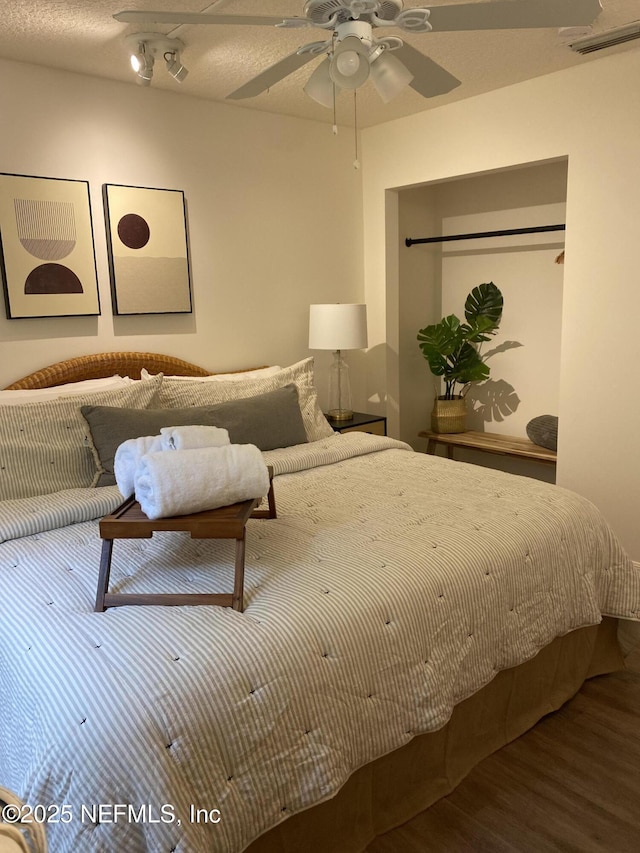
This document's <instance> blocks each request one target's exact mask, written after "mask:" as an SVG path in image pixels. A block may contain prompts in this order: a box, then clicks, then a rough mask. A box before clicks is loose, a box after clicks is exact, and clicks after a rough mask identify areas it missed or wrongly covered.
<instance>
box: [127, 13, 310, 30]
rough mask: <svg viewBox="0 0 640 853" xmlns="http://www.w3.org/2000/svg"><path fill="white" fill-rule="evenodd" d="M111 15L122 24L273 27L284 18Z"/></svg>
mask: <svg viewBox="0 0 640 853" xmlns="http://www.w3.org/2000/svg"><path fill="white" fill-rule="evenodd" d="M113 17H114V18H115V19H116V21H120V23H123V24H176V25H177V24H232V25H234V26H235V25H241V24H248V25H250V26H254V27H275V26H277V25H278V24H282V22H283V20H284V18H274V17H272V16H267V15H207V14H198V13H196V12H142V11H134V10H127V9H125V10H124V11H123V12H118V13H117V14H116V15H114V16H113ZM302 20H304V19H302Z"/></svg>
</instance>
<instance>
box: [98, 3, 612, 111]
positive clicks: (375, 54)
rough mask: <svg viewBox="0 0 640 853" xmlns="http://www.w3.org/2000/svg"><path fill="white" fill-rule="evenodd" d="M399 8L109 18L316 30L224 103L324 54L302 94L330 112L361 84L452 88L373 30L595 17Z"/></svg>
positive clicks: (493, 26) (538, 23) (561, 10)
mask: <svg viewBox="0 0 640 853" xmlns="http://www.w3.org/2000/svg"><path fill="white" fill-rule="evenodd" d="M403 6H404V3H403V1H402V0H307V2H306V3H305V4H304V9H303V15H302V16H301V17H293V18H286V17H285V18H279V17H271V16H264V15H217V14H212V13H205V14H198V13H189V12H151V11H123V12H118V13H117V14H116V15H114V16H113V17H114V18H115V19H116V20H117V21H120V22H122V23H137V24H173V25H176V26H177V25H181V24H215V25H223V26H225V25H231V26H238V25H246V26H255V27H264V26H267V27H276V28H297V29H307V28H318V29H322V30H324V31H325V33H326V37H325V39H323V40H321V41H314V42H311V43H309V44H305V45H303V46H302V47H300V48H298V50H296V51H295V52H294V53H292V54H290V55H289V56H285V57H284V58H283V59H281V60H280V61H279V62H276V63H275V65H272V66H270V67H269V68H267V69H266V70H265V71H263V72H262V73H261V74H258V75H257V77H254V78H253V79H252V80H250V81H249V82H248V83H245V84H244V85H243V86H241V87H240V88H239V89H236V90H235V91H234V92H232V93H231V94H230V95H227V98H230V99H233V100H240V99H242V98H252V97H255V96H256V95H259V94H260V93H261V92H264V91H266V90H267V89H269V88H271V87H272V86H273V85H275V84H276V83H278V82H279V81H280V80H283V79H284V78H285V77H287V76H288V75H289V74H292V73H293V72H294V71H297V70H298V69H299V68H301V67H302V66H303V65H306V63H307V62H310V61H311V60H312V59H314V58H316V57H318V56H321V55H323V54H326V58H325V59H324V61H323V62H321V63H320V64H319V65H318V67H317V68H316V69H315V71H314V72H313V73H312V75H311V77H310V78H309V80H308V82H307V84H306V85H305V87H304V91H305V92H306V93H307V94H308V95H309V96H310V97H311V98H313V99H314V100H316V101H318V103H321V104H323V105H324V106H327V107H331V106H332V105H333V104H334V99H335V94H336V92H337V91H340V90H342V89H357V88H358V87H360V86H361V85H362V84H363V83H364V82H365V81H366V80H367V79H368V78H369V77H371V80H372V81H373V84H374V86H375V88H376V90H377V91H378V94H379V95H380V97H381V98H382V99H383V101H385V102H388V101H390V100H391V99H392V98H394V97H395V96H396V95H397V94H399V92H400V91H402V89H403V88H404V87H405V86H407V85H409V86H411V88H413V89H415V91H416V92H418V93H419V94H420V95H422V96H423V97H425V98H432V97H435V96H436V95H442V94H445V93H446V92H450V91H451V90H452V89H454V88H455V87H456V86H459V85H460V80H458V79H457V78H456V77H454V76H453V74H450V73H449V72H448V71H447V70H446V69H444V68H443V67H442V66H441V65H439V64H438V63H437V62H434V61H433V60H432V59H430V58H429V57H428V56H425V55H424V54H423V53H421V52H420V51H419V50H416V48H414V47H413V46H412V45H410V44H407V43H406V42H404V41H403V40H402V39H401V38H399V37H398V36H395V35H380V36H378V35H377V32H378V31H379V30H381V31H383V32H385V31H387V30H389V29H391V28H397V29H399V30H402V31H404V32H406V33H428V32H432V31H433V32H454V31H462V30H498V29H529V28H537V27H553V28H556V27H557V28H559V27H573V26H587V25H588V24H590V23H591V22H592V21H593V20H595V18H596V17H597V16H598V14H599V13H600V11H601V10H602V6H601V4H600V0H486V2H477V3H458V4H453V5H450V4H449V5H441V6H432V7H426V8H424V7H421V8H410V9H404V8H403ZM374 32H375V33H376V35H374ZM131 38H133V36H131Z"/></svg>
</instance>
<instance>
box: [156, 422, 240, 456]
mask: <svg viewBox="0 0 640 853" xmlns="http://www.w3.org/2000/svg"><path fill="white" fill-rule="evenodd" d="M160 433H161V435H162V449H163V450H196V449H197V448H199V447H222V446H223V445H225V444H229V433H228V431H227V430H226V429H222V428H221V427H217V426H203V425H199V424H195V425H193V426H177V427H162V428H161V430H160Z"/></svg>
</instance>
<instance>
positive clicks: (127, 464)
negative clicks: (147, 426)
mask: <svg viewBox="0 0 640 853" xmlns="http://www.w3.org/2000/svg"><path fill="white" fill-rule="evenodd" d="M161 449H162V436H159V435H143V436H141V437H140V438H128V439H127V440H126V441H123V442H122V444H120V445H118V449H117V450H116V455H115V457H114V460H113V473H114V474H115V476H116V484H117V486H118V488H119V489H120V492H121V493H122V497H123V498H130V497H131V495H132V494H133V493H134V491H135V475H136V469H137V467H138V463H139V462H140V460H141V459H142V457H143V456H144V455H145V453H154V452H156V451H158V450H161Z"/></svg>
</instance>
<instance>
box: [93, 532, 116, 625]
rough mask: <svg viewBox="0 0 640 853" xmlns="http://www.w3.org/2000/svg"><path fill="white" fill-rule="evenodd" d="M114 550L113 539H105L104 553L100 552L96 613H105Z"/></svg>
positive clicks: (103, 543) (103, 544)
mask: <svg viewBox="0 0 640 853" xmlns="http://www.w3.org/2000/svg"><path fill="white" fill-rule="evenodd" d="M112 552H113V539H104V540H103V542H102V553H101V554H100V573H99V575H98V592H97V595H96V606H95V608H94V610H95V612H96V613H104V597H105V595H106V593H107V589H108V588H109V574H110V572H111V554H112Z"/></svg>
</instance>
